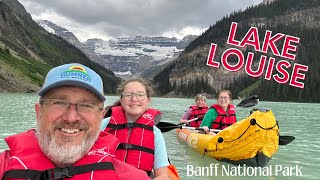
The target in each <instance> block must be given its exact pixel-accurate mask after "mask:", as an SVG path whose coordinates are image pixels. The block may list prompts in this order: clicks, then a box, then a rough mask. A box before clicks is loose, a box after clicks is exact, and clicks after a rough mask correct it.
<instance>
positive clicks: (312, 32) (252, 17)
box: [153, 0, 320, 102]
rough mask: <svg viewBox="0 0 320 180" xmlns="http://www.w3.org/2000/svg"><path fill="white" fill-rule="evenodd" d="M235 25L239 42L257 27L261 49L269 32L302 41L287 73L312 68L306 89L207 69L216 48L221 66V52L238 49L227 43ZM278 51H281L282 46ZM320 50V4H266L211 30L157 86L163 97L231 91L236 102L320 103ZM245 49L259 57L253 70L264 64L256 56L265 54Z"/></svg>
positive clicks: (295, 0)
mask: <svg viewBox="0 0 320 180" xmlns="http://www.w3.org/2000/svg"><path fill="white" fill-rule="evenodd" d="M232 22H236V23H238V28H237V36H239V37H244V36H245V35H246V33H247V31H248V30H249V29H250V28H251V27H257V28H258V30H259V35H258V36H259V39H260V44H262V41H263V39H264V35H265V32H266V31H267V30H269V31H272V32H274V34H275V33H278V32H280V33H283V34H287V35H291V36H295V37H299V38H300V43H299V45H298V48H297V52H296V53H295V54H296V55H297V58H296V60H295V61H292V60H289V63H290V64H291V68H288V74H289V76H290V75H291V74H292V73H293V72H292V69H293V67H292V66H293V65H294V63H299V64H302V65H306V66H308V68H309V69H308V71H307V72H306V73H305V77H306V78H305V80H304V81H303V83H304V85H305V86H304V88H303V89H301V88H297V87H293V86H290V85H289V82H286V83H282V84H281V83H277V82H275V80H273V79H271V80H266V79H265V78H264V76H260V77H256V78H253V77H251V76H249V75H248V74H247V73H246V72H245V71H244V68H242V69H241V70H239V71H236V72H230V71H228V70H225V69H224V68H222V67H220V68H212V67H209V66H208V65H206V64H207V59H208V54H209V50H210V46H211V43H215V44H217V46H218V47H219V49H218V50H217V53H216V56H215V60H216V61H217V62H220V59H221V56H222V53H223V52H224V51H225V50H226V49H229V48H232V47H234V46H230V45H227V43H226V42H227V39H228V35H229V32H230V26H231V23H232ZM274 34H273V35H274ZM239 37H238V39H239ZM240 40H241V39H240ZM277 46H279V47H282V46H283V42H282V43H281V42H280V43H278V44H277ZM279 49H280V48H279ZM319 49H320V1H319V0H276V1H274V0H265V1H264V3H262V4H260V5H258V6H255V7H249V8H247V9H246V10H245V11H238V12H233V13H231V14H229V15H226V16H225V17H223V18H222V19H221V20H219V21H217V22H216V23H215V24H214V25H212V26H210V27H209V28H208V29H207V30H206V32H204V33H203V34H202V35H201V36H199V37H197V39H195V40H194V41H192V42H191V43H190V44H189V45H188V46H187V47H186V48H185V50H184V51H183V52H182V53H181V55H180V56H179V58H178V59H176V60H174V61H172V62H170V63H169V64H168V65H166V66H165V67H163V70H161V71H160V72H159V73H157V74H156V75H155V77H154V78H153V84H154V86H155V87H156V90H157V92H158V93H159V94H160V95H167V94H170V95H171V96H172V95H173V96H184V97H185V96H188V97H193V96H194V95H195V94H197V93H200V92H206V93H208V94H212V95H213V94H215V93H216V91H218V90H220V89H223V88H227V89H231V91H232V92H233V94H234V98H236V97H237V96H240V97H242V96H248V95H250V94H258V95H259V96H260V99H261V100H269V101H296V102H320V96H319V95H318V94H319V90H320V83H319V82H320V74H319V69H320V61H319V60H318V59H319V57H320V51H319ZM240 50H241V51H242V53H243V54H244V55H245V57H246V56H247V54H248V52H254V56H255V59H254V62H255V64H254V67H256V66H257V63H258V62H259V59H257V58H256V57H260V56H261V53H258V52H255V51H254V49H253V48H252V47H248V48H241V49H240ZM267 56H268V57H274V58H275V59H276V61H280V60H281V59H280V60H279V57H277V56H273V55H272V53H268V54H267ZM233 62H236V61H233ZM231 63H232V60H231ZM275 71H276V70H275ZM301 73H302V74H303V72H301ZM263 75H264V74H263Z"/></svg>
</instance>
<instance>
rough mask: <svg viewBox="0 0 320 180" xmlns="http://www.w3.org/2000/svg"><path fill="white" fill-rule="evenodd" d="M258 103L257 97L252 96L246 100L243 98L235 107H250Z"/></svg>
mask: <svg viewBox="0 0 320 180" xmlns="http://www.w3.org/2000/svg"><path fill="white" fill-rule="evenodd" d="M258 102H259V98H258V95H253V96H249V97H247V98H245V99H244V100H242V101H241V102H240V103H239V104H238V105H236V106H237V107H243V108H246V107H252V106H255V105H257V104H258Z"/></svg>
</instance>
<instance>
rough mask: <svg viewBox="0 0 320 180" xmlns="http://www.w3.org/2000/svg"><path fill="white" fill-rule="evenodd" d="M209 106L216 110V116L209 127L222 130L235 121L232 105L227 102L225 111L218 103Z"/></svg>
mask: <svg viewBox="0 0 320 180" xmlns="http://www.w3.org/2000/svg"><path fill="white" fill-rule="evenodd" d="M210 108H214V109H215V110H216V111H217V112H218V116H217V117H216V119H215V120H214V121H213V122H212V125H211V129H221V130H222V129H225V128H227V127H228V126H231V125H232V124H234V123H235V122H237V119H236V112H235V107H234V105H232V104H229V105H228V109H227V112H226V111H225V110H223V109H222V108H221V107H220V106H219V105H218V104H213V105H212V106H211V107H210Z"/></svg>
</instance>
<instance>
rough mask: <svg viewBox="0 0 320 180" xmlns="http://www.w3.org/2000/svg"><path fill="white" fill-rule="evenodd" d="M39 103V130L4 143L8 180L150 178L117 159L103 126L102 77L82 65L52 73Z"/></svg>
mask: <svg viewBox="0 0 320 180" xmlns="http://www.w3.org/2000/svg"><path fill="white" fill-rule="evenodd" d="M38 95H39V96H40V100H39V102H37V103H36V104H35V111H36V119H37V129H36V130H34V129H31V130H29V131H27V132H23V133H20V134H16V135H13V136H9V137H7V138H6V139H5V141H6V142H7V144H8V146H9V148H10V150H6V151H5V152H3V153H1V154H0V178H4V179H41V180H42V179H61V178H62V179H63V178H71V179H72V180H75V179H140V180H141V179H148V176H147V174H146V173H145V172H144V171H141V170H138V169H136V168H135V167H133V166H131V165H129V164H126V163H123V162H121V161H119V160H116V159H115V158H114V152H115V150H116V147H117V146H118V144H119V140H118V139H117V138H116V137H114V136H112V135H110V134H108V133H104V132H100V131H99V128H100V125H101V122H102V118H103V117H104V115H105V113H106V112H105V110H104V107H103V106H104V105H103V103H104V101H105V100H106V98H105V97H104V94H103V83H102V79H101V77H100V76H99V75H98V74H97V73H96V72H94V71H93V70H91V69H90V68H88V67H86V66H83V65H81V64H65V65H62V66H58V67H55V68H53V69H52V70H51V71H49V72H48V74H47V77H46V79H45V82H44V85H43V87H42V88H41V90H40V91H39V93H38Z"/></svg>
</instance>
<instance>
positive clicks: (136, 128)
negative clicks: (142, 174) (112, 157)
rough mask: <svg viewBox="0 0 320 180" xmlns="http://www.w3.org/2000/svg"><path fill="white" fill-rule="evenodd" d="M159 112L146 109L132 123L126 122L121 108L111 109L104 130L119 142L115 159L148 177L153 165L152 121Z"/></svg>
mask: <svg viewBox="0 0 320 180" xmlns="http://www.w3.org/2000/svg"><path fill="white" fill-rule="evenodd" d="M159 114H160V111H158V110H155V109H148V110H147V111H146V112H144V113H143V114H142V115H141V116H140V117H139V118H138V119H137V120H136V122H134V123H130V122H128V121H127V119H126V116H125V112H124V110H123V108H122V106H116V107H113V108H112V115H111V118H110V122H109V124H108V125H107V128H106V129H105V131H106V132H109V133H111V134H113V135H115V136H116V137H117V138H118V139H119V140H120V145H119V146H118V148H117V151H116V158H117V159H119V160H121V161H124V162H126V163H129V164H131V165H133V166H135V167H137V168H139V169H141V170H144V171H146V172H147V173H148V175H150V173H151V172H152V169H153V165H154V148H155V146H154V133H153V126H154V119H155V117H156V116H157V115H159Z"/></svg>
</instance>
